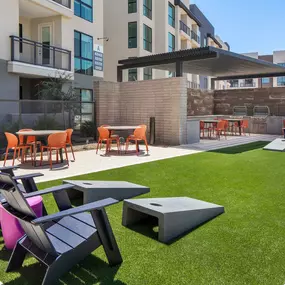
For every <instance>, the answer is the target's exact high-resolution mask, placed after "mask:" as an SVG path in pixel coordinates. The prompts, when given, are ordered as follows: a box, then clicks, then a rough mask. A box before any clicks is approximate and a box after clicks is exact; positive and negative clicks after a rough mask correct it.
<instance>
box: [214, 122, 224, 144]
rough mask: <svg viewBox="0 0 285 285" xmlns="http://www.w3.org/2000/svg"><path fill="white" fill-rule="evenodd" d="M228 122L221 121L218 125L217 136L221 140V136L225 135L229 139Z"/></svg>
mask: <svg viewBox="0 0 285 285" xmlns="http://www.w3.org/2000/svg"><path fill="white" fill-rule="evenodd" d="M225 125H226V122H225V121H219V122H218V124H217V127H216V128H215V131H216V136H217V137H218V139H219V140H220V138H221V135H222V134H223V133H224V136H225V138H226V139H227V133H226V128H225Z"/></svg>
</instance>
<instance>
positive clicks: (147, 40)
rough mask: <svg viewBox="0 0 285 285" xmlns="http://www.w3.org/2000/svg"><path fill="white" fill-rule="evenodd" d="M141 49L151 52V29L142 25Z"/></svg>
mask: <svg viewBox="0 0 285 285" xmlns="http://www.w3.org/2000/svg"><path fill="white" fill-rule="evenodd" d="M143 48H144V50H147V51H149V52H152V29H151V28H150V27H148V26H147V25H145V24H144V25H143Z"/></svg>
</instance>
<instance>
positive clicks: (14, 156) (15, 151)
mask: <svg viewBox="0 0 285 285" xmlns="http://www.w3.org/2000/svg"><path fill="white" fill-rule="evenodd" d="M19 151H20V150H19ZM16 153H17V149H14V155H13V163H12V166H14V164H15V158H16Z"/></svg>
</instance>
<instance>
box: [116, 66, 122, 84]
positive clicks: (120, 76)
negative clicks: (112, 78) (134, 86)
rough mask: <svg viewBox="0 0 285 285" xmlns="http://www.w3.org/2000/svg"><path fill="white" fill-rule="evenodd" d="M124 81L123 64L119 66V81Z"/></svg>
mask: <svg viewBox="0 0 285 285" xmlns="http://www.w3.org/2000/svg"><path fill="white" fill-rule="evenodd" d="M122 81H123V69H122V67H121V66H117V82H122Z"/></svg>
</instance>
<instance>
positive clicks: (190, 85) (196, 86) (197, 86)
mask: <svg viewBox="0 0 285 285" xmlns="http://www.w3.org/2000/svg"><path fill="white" fill-rule="evenodd" d="M187 87H188V88H191V89H200V84H198V83H197V82H193V81H187Z"/></svg>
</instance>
